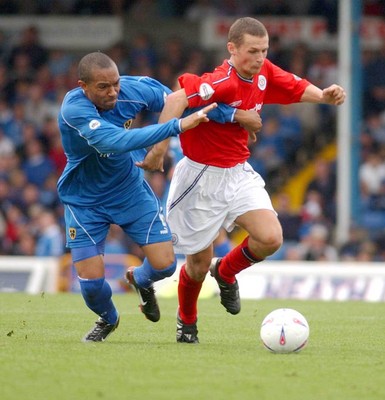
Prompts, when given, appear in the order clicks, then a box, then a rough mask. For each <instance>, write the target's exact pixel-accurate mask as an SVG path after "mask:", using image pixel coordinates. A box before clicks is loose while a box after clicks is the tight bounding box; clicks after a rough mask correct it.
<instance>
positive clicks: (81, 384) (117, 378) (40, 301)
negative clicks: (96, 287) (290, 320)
mask: <svg viewBox="0 0 385 400" xmlns="http://www.w3.org/2000/svg"><path fill="white" fill-rule="evenodd" d="M114 301H115V303H116V305H117V306H118V308H119V310H120V313H121V322H120V326H119V329H118V330H117V331H116V332H115V333H113V334H112V335H111V336H110V337H109V338H108V340H107V341H106V342H104V343H86V344H85V343H82V342H81V341H80V340H81V338H82V337H83V335H84V334H85V333H86V332H87V331H88V330H89V329H90V328H91V327H92V326H93V323H94V321H95V319H96V318H95V317H94V315H93V314H92V313H91V312H90V311H89V310H88V309H86V307H85V305H84V304H83V300H82V298H81V297H80V295H78V294H58V295H47V294H45V295H41V296H32V295H27V294H21V293H0V360H1V363H0V398H1V399H2V400H19V399H22V400H27V399H45V400H64V399H65V400H78V399H79V400H82V399H112V400H119V399H125V400H126V399H130V400H139V399H143V400H144V399H145V400H153V399H154V400H155V399H156V400H163V399H164V400H170V399H173V400H179V399H181V400H189V399H193V400H205V399H218V400H222V399H226V400H232V399H234V400H248V399H253V400H254V399H258V400H272V399H285V400H318V399H319V400H321V399H322V400H324V399H332V400H347V399H349V400H355V399H357V400H362V399H365V400H377V399H378V400H380V399H381V400H383V399H384V398H385V386H384V384H383V380H384V372H385V365H384V364H385V356H384V348H385V333H384V328H385V313H384V311H385V310H384V309H385V307H384V304H382V303H363V302H346V303H345V302H344V303H328V302H315V301H314V302H312V301H309V302H302V301H286V300H263V301H252V300H243V301H242V311H241V313H240V314H239V315H236V316H232V315H230V314H228V313H226V312H225V310H224V308H223V307H222V306H221V305H220V304H219V299H218V298H212V299H202V300H200V302H199V321H198V329H199V338H200V342H201V343H200V344H199V345H189V344H177V343H176V342H175V311H176V299H160V300H159V303H160V307H161V312H162V317H161V320H160V321H159V322H158V323H156V324H154V323H152V322H149V321H147V320H146V319H145V318H144V317H143V315H142V314H141V313H140V312H139V309H138V307H137V297H136V295H135V294H133V293H129V294H126V295H116V296H114ZM280 307H291V308H294V309H297V310H298V311H300V312H301V313H302V314H304V315H305V317H306V318H307V320H308V322H309V325H310V340H309V344H308V346H307V347H306V348H305V349H304V350H303V351H302V352H300V353H298V354H272V353H269V352H268V351H267V350H265V349H264V348H263V346H262V344H261V342H260V339H259V326H260V324H261V321H262V320H263V318H264V316H265V315H266V314H268V313H269V312H270V311H272V310H273V309H275V308H280Z"/></svg>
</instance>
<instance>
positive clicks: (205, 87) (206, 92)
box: [199, 83, 214, 100]
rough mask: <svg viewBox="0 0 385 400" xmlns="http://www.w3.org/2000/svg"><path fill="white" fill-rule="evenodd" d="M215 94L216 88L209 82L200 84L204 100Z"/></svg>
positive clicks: (200, 94) (200, 93)
mask: <svg viewBox="0 0 385 400" xmlns="http://www.w3.org/2000/svg"><path fill="white" fill-rule="evenodd" d="M213 94H214V89H213V88H212V87H211V86H210V85H209V84H208V83H202V84H201V85H200V86H199V96H201V98H202V100H208V99H209V98H210V97H211V96H212V95H213Z"/></svg>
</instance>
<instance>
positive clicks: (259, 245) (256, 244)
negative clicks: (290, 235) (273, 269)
mask: <svg viewBox="0 0 385 400" xmlns="http://www.w3.org/2000/svg"><path fill="white" fill-rule="evenodd" d="M282 243H283V236H282V231H281V232H278V231H277V232H270V233H268V232H266V234H265V235H263V236H262V237H259V238H256V239H254V240H249V246H250V250H251V251H252V252H254V254H258V255H261V256H262V257H263V258H265V257H268V256H270V255H272V254H274V253H275V252H276V251H277V250H278V249H279V248H280V247H281V246H282Z"/></svg>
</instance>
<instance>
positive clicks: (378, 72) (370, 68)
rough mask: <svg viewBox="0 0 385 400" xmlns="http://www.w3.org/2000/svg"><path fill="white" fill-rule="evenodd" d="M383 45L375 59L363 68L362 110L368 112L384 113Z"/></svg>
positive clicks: (384, 54)
mask: <svg viewBox="0 0 385 400" xmlns="http://www.w3.org/2000/svg"><path fill="white" fill-rule="evenodd" d="M384 71H385V44H384V43H383V44H382V46H381V48H380V50H379V51H378V54H377V55H376V57H375V58H374V59H373V60H372V61H369V62H368V64H367V65H366V67H365V68H364V73H363V77H364V92H365V93H364V98H365V103H364V109H365V115H367V114H368V113H369V112H377V113H381V112H383V111H385V74H384Z"/></svg>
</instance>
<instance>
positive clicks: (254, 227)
mask: <svg viewBox="0 0 385 400" xmlns="http://www.w3.org/2000/svg"><path fill="white" fill-rule="evenodd" d="M235 223H236V224H237V225H239V226H240V227H241V228H243V229H244V230H245V231H247V232H248V234H249V236H250V237H251V238H252V239H254V240H257V241H260V242H264V243H271V242H277V243H279V242H282V227H281V224H280V222H279V220H278V217H277V214H276V213H275V211H273V210H270V209H259V210H251V211H247V212H246V213H244V214H242V215H240V216H239V217H237V219H236V220H235Z"/></svg>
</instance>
